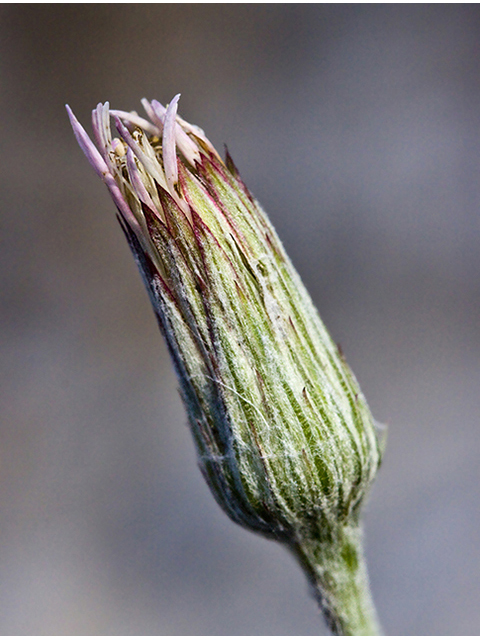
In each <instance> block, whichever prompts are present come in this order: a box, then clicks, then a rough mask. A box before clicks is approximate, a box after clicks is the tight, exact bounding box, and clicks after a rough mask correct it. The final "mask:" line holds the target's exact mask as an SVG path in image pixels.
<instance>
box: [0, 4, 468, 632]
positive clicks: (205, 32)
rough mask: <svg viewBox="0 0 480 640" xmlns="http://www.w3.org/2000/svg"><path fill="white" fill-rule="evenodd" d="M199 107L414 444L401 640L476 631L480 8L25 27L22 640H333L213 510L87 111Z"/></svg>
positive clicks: (12, 257) (8, 321)
mask: <svg viewBox="0 0 480 640" xmlns="http://www.w3.org/2000/svg"><path fill="white" fill-rule="evenodd" d="M177 92H181V93H182V98H181V102H180V113H181V114H182V115H183V117H184V118H186V119H187V120H189V121H192V122H195V123H197V124H198V125H200V126H201V127H203V128H204V129H205V131H206V132H207V134H208V136H209V137H210V139H211V140H212V141H213V143H214V144H215V145H216V146H217V147H218V148H219V149H220V150H221V149H222V145H223V143H224V142H226V143H228V147H229V150H230V152H231V154H232V156H233V158H234V159H235V162H236V164H237V166H238V167H239V169H240V171H241V173H242V176H243V178H244V180H245V181H246V183H247V184H248V185H249V187H250V188H251V190H252V191H253V193H254V194H255V195H256V196H257V197H258V199H259V200H260V202H261V203H262V204H263V205H264V207H265V209H266V210H267V211H268V212H269V215H270V217H271V219H272V221H273V223H274V224H275V226H276V228H277V230H278V232H279V234H280V236H281V238H282V239H283V241H284V244H285V245H286V248H287V250H288V252H289V254H290V256H291V258H292V259H293V262H294V264H295V265H296V266H297V268H298V270H299V271H300V273H301V275H302V277H303V279H304V281H305V283H306V285H307V287H308V289H309V290H310V292H311V294H312V296H313V298H314V300H315V302H316V304H317V306H318V308H319V310H320V313H321V315H322V317H323V319H324V321H325V323H326V324H327V326H328V328H329V329H330V331H331V333H332V334H333V337H334V339H335V340H336V341H338V342H340V343H341V345H342V348H343V351H344V352H345V354H346V356H347V359H348V361H349V363H350V364H351V366H352V368H353V370H354V371H355V373H356V375H357V377H358V379H359V381H360V383H361V385H362V388H363V390H364V392H365V394H366V396H367V398H368V399H369V402H370V405H371V408H372V410H373V413H374V415H375V416H376V417H377V419H378V420H380V421H382V422H386V423H388V424H389V441H388V448H387V453H386V456H385V461H384V466H383V468H382V470H381V473H380V475H379V477H378V480H377V483H376V485H375V488H374V491H373V493H372V496H371V500H370V503H369V506H368V509H367V511H366V513H365V525H366V544H367V552H368V560H369V568H370V575H371V583H372V590H373V593H374V596H375V599H376V602H377V605H378V610H379V614H380V617H381V619H382V622H383V625H384V629H385V631H386V632H387V633H388V634H398V635H411V634H419V635H430V634H440V635H449V634H459V635H467V634H478V633H479V631H480V606H479V594H480V554H479V552H478V549H479V546H480V545H479V542H480V533H479V532H480V508H479V503H480V501H479V486H480V483H479V457H480V435H479V421H480V322H479V311H480V278H479V274H480V179H479V178H480V10H479V8H478V6H475V5H459V6H455V5H419V6H414V5H407V6H402V5H396V6H395V5H394V6H391V5H378V6H375V5H365V6H362V5H358V6H356V5H318V4H317V5H289V4H285V5H280V4H272V5H222V4H217V5H215V4H213V5H199V4H196V5H186V4H183V5H168V4H167V5H162V4H156V5H129V4H126V5H125V4H117V5H92V4H90V5H65V6H63V5H3V6H2V7H1V9H0V110H1V117H0V146H1V155H0V162H1V171H0V181H1V195H0V207H1V219H0V224H1V231H0V243H1V249H0V261H1V277H0V295H1V308H0V314H1V318H0V323H1V324H0V326H1V335H0V341H1V342H0V348H1V354H0V363H1V387H0V411H1V425H0V427H1V436H0V437H1V440H0V633H2V634H3V635H5V634H127V635H128V634H142V635H146V634H156V635H165V634H172V635H178V634H186V635H223V634H226V635H277V634H279V635H293V634H295V635H318V634H322V633H324V634H325V633H326V627H325V626H324V625H323V622H322V621H321V617H320V615H319V613H318V612H317V609H316V605H315V603H314V602H313V600H311V599H310V598H309V595H308V591H307V586H306V583H305V579H304V576H303V575H302V573H301V571H300V569H299V568H298V567H297V566H296V564H295V562H294V560H293V558H291V557H290V556H289V555H288V554H287V553H286V552H285V551H284V550H283V549H282V548H281V547H280V546H278V545H276V544H274V543H272V542H268V541H266V540H263V539H261V538H260V537H258V536H255V535H254V534H252V533H249V532H247V531H244V530H242V529H240V528H239V527H237V526H236V525H234V524H233V523H231V522H230V521H229V520H228V518H227V517H226V516H225V515H224V514H223V513H222V512H221V511H220V509H219V508H218V507H217V505H216V503H215V502H214V499H213V498H212V496H211V495H210V494H209V491H208V489H207V487H206V485H205V483H204V481H203V479H202V478H201V476H200V472H199V471H198V468H197V466H196V461H195V453H194V449H193V444H192V442H191V439H190V434H189V432H188V429H187V426H186V417H185V414H184V411H183V407H182V406H181V403H180V400H179V396H178V393H177V383H176V381H175V379H174V375H173V373H172V368H171V366H170V362H169V360H168V355H167V353H166V349H165V346H164V345H163V343H162V339H161V336H160V333H159V331H158V329H157V327H156V323H155V319H154V316H153V313H152V311H151V308H150V305H149V302H148V299H147V295H146V293H145V291H144V289H143V285H142V283H141V280H140V277H139V275H138V273H137V270H136V267H135V264H134V262H133V260H132V257H131V255H130V252H129V249H128V247H127V245H126V242H125V240H124V238H123V235H122V232H121V230H120V228H119V227H118V225H117V222H116V219H115V213H114V207H113V205H112V203H111V201H110V198H109V196H108V194H107V191H106V189H105V188H104V186H103V185H102V184H101V182H100V181H99V180H98V178H96V176H95V175H94V173H93V171H92V170H91V168H90V167H89V166H88V164H87V161H86V160H85V158H84V157H83V155H82V153H81V151H80V150H79V148H78V147H77V144H76V142H75V140H74V137H73V135H72V132H71V130H70V127H69V123H68V120H67V116H66V113H65V110H64V103H66V102H68V103H69V104H70V105H71V106H72V108H73V109H74V111H75V113H76V114H77V116H78V117H79V119H80V120H81V121H82V122H83V123H84V124H86V125H87V128H89V126H90V125H89V119H90V110H91V109H92V108H93V107H94V106H95V105H96V104H97V102H99V101H104V100H109V101H110V103H111V105H112V106H113V107H115V108H120V109H126V110H132V109H138V110H139V111H141V105H140V99H141V98H142V97H143V96H146V97H148V98H157V99H158V100H160V101H161V102H164V103H165V102H168V101H169V100H170V99H171V98H172V96H173V95H174V94H175V93H177Z"/></svg>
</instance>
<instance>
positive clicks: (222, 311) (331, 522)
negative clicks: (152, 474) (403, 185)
mask: <svg viewBox="0 0 480 640" xmlns="http://www.w3.org/2000/svg"><path fill="white" fill-rule="evenodd" d="M178 99H179V96H178V95H177V96H175V98H174V99H173V100H172V101H171V102H170V104H169V105H168V107H167V108H165V107H163V106H162V105H161V104H160V103H159V102H157V101H155V100H152V101H151V102H148V101H147V100H143V106H144V108H145V111H146V113H147V116H148V118H149V120H146V119H144V118H141V117H139V116H138V115H137V114H136V113H127V112H123V111H113V110H110V109H109V105H108V103H106V104H104V105H102V104H99V105H98V106H97V108H96V109H95V110H94V111H93V130H94V134H95V140H96V146H95V145H94V144H93V143H92V142H91V140H90V139H89V137H88V136H87V134H86V133H85V131H84V129H83V128H82V126H81V125H80V124H79V122H78V121H77V119H76V118H75V116H74V115H73V113H72V112H71V110H70V109H69V108H68V107H67V109H68V112H69V116H70V120H71V123H72V126H73V129H74V132H75V135H76V137H77V140H78V142H79V144H80V146H81V147H82V149H83V151H84V152H85V154H86V156H87V158H88V159H89V161H90V163H91V164H92V166H93V167H94V169H95V171H96V172H97V173H98V175H99V176H100V177H101V178H102V180H103V181H104V182H105V184H106V185H107V187H108V189H109V190H110V193H111V195H112V197H113V200H114V202H115V204H116V206H117V209H118V216H119V220H120V223H121V225H122V228H123V230H124V232H125V234H126V236H127V239H128V242H129V244H130V247H131V249H132V251H133V254H134V256H135V258H136V261H137V264H138V266H139V268H140V271H141V273H142V276H143V279H144V282H145V285H146V287H147V289H148V292H149V294H150V299H151V302H152V305H153V307H154V309H155V312H156V315H157V318H158V321H159V324H160V327H161V330H162V333H163V335H164V337H165V339H166V341H167V344H168V347H169V351H170V355H171V357H172V360H173V363H174V366H175V370H176V373H177V375H178V378H179V380H180V387H181V394H182V398H183V401H184V403H185V406H186V409H187V412H188V416H189V421H190V425H191V429H192V433H193V437H194V439H195V443H196V447H197V451H198V459H199V464H200V468H201V470H202V472H203V475H204V476H205V478H206V480H207V482H208V484H209V486H210V488H211V490H212V492H213V494H214V496H215V498H216V499H217V501H218V503H219V504H220V505H221V506H222V507H223V509H224V510H225V511H226V512H227V513H228V514H229V516H230V517H231V518H233V520H235V521H236V522H238V523H240V524H242V525H244V526H246V527H249V528H251V529H253V530H255V531H258V532H261V533H263V534H265V535H268V536H271V537H274V538H275V539H278V540H283V541H285V542H288V543H290V544H291V545H295V544H296V543H297V542H298V541H299V540H301V539H303V538H305V537H307V538H309V539H316V540H327V539H330V538H331V537H332V535H333V534H332V532H333V531H337V530H338V529H339V527H341V526H347V525H351V524H352V523H354V524H355V523H356V522H357V520H358V512H359V507H360V505H361V502H362V500H363V498H364V496H365V495H366V493H367V491H368V488H369V487H370V485H371V482H372V480H373V479H374V477H375V474H376V472H377V469H378V467H379V464H380V458H381V447H380V443H379V439H378V436H377V431H376V428H375V425H374V422H373V419H372V416H371V414H370V411H369V409H368V406H367V403H366V401H365V398H364V397H363V395H362V393H361V391H360V389H359V386H358V384H357V382H356V380H355V378H354V376H353V374H352V372H351V371H350V369H349V367H348V366H347V364H346V362H345V360H344V358H343V356H342V354H341V353H340V352H339V349H338V348H337V346H336V345H335V343H334V342H333V341H332V340H331V338H330V336H329V335H328V333H327V331H326V329H325V328H324V326H323V323H322V321H321V320H320V318H319V316H318V313H317V311H316V309H315V308H314V305H313V304H312V301H311V299H310V297H309V295H308V293H307V292H306V290H305V288H304V286H303V284H302V282H301V280H300V278H299V276H298V274H297V273H296V271H295V269H294V268H293V266H292V264H291V263H290V261H289V259H288V257H287V255H286V253H285V251H284V249H283V247H282V244H281V242H280V240H279V239H278V237H277V234H276V233H275V231H274V229H273V227H272V225H271V224H270V222H269V220H268V218H267V216H266V214H265V213H264V212H263V210H262V209H261V207H260V206H259V204H258V202H257V201H256V200H255V199H254V198H253V196H252V195H251V193H250V192H249V191H248V189H247V188H246V186H245V184H244V183H243V181H242V180H241V178H240V176H239V173H238V171H237V169H236V168H235V166H234V164H233V162H232V160H231V158H230V156H229V155H228V153H227V157H226V161H225V163H224V162H223V161H222V159H221V158H220V156H219V155H218V153H217V152H216V151H215V149H214V148H213V146H212V144H211V143H210V142H209V140H208V139H207V138H206V137H205V135H204V133H203V131H202V130H201V129H199V128H198V127H196V126H194V125H191V124H188V123H187V122H185V121H184V120H183V119H181V118H180V117H179V116H178V115H177V103H178ZM112 118H113V119H114V122H115V127H116V130H117V132H118V137H113V135H112V132H111V125H110V123H111V119H112Z"/></svg>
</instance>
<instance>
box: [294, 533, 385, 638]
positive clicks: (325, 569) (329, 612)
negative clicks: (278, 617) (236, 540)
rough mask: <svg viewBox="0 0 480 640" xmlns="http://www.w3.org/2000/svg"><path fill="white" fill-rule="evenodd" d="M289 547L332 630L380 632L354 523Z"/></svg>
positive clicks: (344, 633) (337, 632)
mask: <svg viewBox="0 0 480 640" xmlns="http://www.w3.org/2000/svg"><path fill="white" fill-rule="evenodd" d="M292 550H293V552H294V554H295V555H296V557H297V559H298V560H299V561H300V563H301V564H302V567H303V569H304V570H305V572H306V574H307V577H308V579H309V581H310V584H311V587H312V589H313V595H314V597H315V599H316V600H317V601H318V603H319V605H320V608H321V609H322V611H323V613H324V615H325V619H326V622H327V624H328V626H329V628H330V630H331V631H332V633H334V634H335V635H340V636H377V635H381V631H380V626H379V623H378V620H377V615H376V611H375V606H374V604H373V600H372V596H371V594H370V587H369V584H368V575H367V567H366V564H365V560H364V556H363V548H362V532H361V529H360V527H359V526H358V525H356V526H345V527H342V528H339V529H338V530H337V531H336V532H335V535H333V536H331V537H329V539H328V540H321V541H319V540H311V539H307V540H301V541H300V542H298V543H296V544H295V545H293V549H292Z"/></svg>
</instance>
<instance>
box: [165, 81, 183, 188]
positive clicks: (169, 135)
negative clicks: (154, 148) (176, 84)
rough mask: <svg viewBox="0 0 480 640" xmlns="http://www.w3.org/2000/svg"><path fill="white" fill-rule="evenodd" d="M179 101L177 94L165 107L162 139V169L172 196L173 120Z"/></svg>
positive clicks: (174, 168) (174, 171) (175, 171)
mask: <svg viewBox="0 0 480 640" xmlns="http://www.w3.org/2000/svg"><path fill="white" fill-rule="evenodd" d="M179 99H180V94H179V93H177V95H176V96H175V97H174V98H173V100H172V101H171V102H170V104H169V105H168V107H167V111H166V112H165V123H164V127H163V138H162V150H163V168H164V171H165V178H166V180H167V185H168V188H169V191H170V193H171V194H172V195H173V194H174V193H175V188H174V187H175V185H176V183H177V182H178V167H177V154H176V151H175V118H176V115H177V105H178V101H179Z"/></svg>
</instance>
